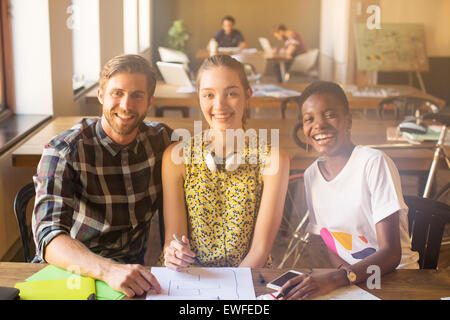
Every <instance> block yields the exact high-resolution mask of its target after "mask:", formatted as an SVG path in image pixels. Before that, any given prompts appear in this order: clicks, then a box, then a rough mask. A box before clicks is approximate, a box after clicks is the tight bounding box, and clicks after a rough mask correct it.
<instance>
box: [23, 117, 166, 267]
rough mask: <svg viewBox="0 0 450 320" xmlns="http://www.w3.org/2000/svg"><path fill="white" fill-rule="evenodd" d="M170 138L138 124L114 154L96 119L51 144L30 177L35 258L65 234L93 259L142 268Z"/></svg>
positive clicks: (158, 128) (156, 127)
mask: <svg viewBox="0 0 450 320" xmlns="http://www.w3.org/2000/svg"><path fill="white" fill-rule="evenodd" d="M170 134H171V129H170V128H168V127H166V126H165V125H163V124H161V123H155V122H146V121H144V122H142V123H141V124H140V126H139V128H138V134H137V137H136V139H135V140H134V141H133V142H132V143H131V144H129V145H127V146H121V145H119V144H116V143H115V142H114V141H112V140H111V138H109V137H108V136H107V135H106V133H105V132H104V131H103V129H102V126H101V121H100V118H96V119H83V120H82V121H80V122H79V123H78V124H76V125H75V126H74V127H72V128H71V129H69V130H67V131H65V132H63V133H61V134H59V135H58V136H56V137H54V138H53V139H52V140H51V141H50V142H49V143H48V144H47V145H46V146H45V148H44V151H43V154H42V158H41V161H40V163H39V166H38V170H37V174H36V175H35V176H34V183H35V188H36V200H35V208H34V213H33V219H32V228H33V233H34V240H35V243H36V254H37V256H38V257H39V258H40V259H41V260H43V259H44V251H45V247H46V246H47V244H48V243H49V242H50V241H51V240H52V239H53V238H54V237H56V236H57V235H59V234H61V233H65V234H68V235H70V236H71V237H72V238H75V239H77V240H79V241H80V242H82V243H83V244H84V245H85V246H86V247H87V248H89V249H90V250H91V251H92V252H94V253H96V254H99V255H101V256H104V257H107V258H110V259H114V260H116V261H119V262H127V263H142V262H143V257H144V253H145V249H146V244H147V241H146V240H147V236H148V231H149V226H150V220H151V218H152V216H153V214H154V212H155V210H156V209H157V207H158V206H159V203H160V201H161V197H162V196H161V191H162V186H161V162H162V154H163V151H164V149H165V148H166V147H167V146H168V145H169V144H170Z"/></svg>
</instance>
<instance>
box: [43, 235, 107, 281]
mask: <svg viewBox="0 0 450 320" xmlns="http://www.w3.org/2000/svg"><path fill="white" fill-rule="evenodd" d="M45 260H46V261H47V262H48V263H51V264H53V265H55V266H57V267H60V268H63V269H66V270H67V269H71V270H77V272H78V270H79V272H80V274H82V275H85V276H89V277H92V278H94V279H99V280H104V275H105V273H106V271H107V270H108V268H109V267H110V266H111V264H113V262H112V261H111V260H109V259H106V258H103V257H101V256H99V255H96V254H95V253H93V252H92V251H90V250H89V249H88V248H86V247H85V246H84V245H83V244H82V243H81V242H80V241H78V240H76V239H73V238H71V237H70V236H69V235H67V234H60V235H58V236H56V237H55V238H54V239H53V240H52V241H51V242H50V243H49V244H48V245H47V247H46V248H45Z"/></svg>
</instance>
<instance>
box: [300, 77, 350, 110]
mask: <svg viewBox="0 0 450 320" xmlns="http://www.w3.org/2000/svg"><path fill="white" fill-rule="evenodd" d="M314 94H323V95H329V96H333V97H335V98H336V99H337V100H338V101H339V102H340V103H342V105H343V106H344V112H345V113H349V112H350V109H349V106H348V100H347V96H346V95H345V92H344V90H343V89H342V88H341V86H340V85H338V84H337V83H335V82H331V81H315V82H313V83H311V84H310V85H309V86H307V87H306V89H305V90H303V92H302V94H301V95H300V99H299V104H300V109H301V108H302V107H303V104H304V103H305V101H306V99H308V98H309V97H310V96H312V95H314Z"/></svg>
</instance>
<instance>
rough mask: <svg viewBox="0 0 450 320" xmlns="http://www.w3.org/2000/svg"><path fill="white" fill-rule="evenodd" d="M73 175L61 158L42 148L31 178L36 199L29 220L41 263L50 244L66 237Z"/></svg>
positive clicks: (55, 150)
mask: <svg viewBox="0 0 450 320" xmlns="http://www.w3.org/2000/svg"><path fill="white" fill-rule="evenodd" d="M73 175H74V174H73V171H72V170H71V167H70V166H68V165H67V161H66V159H65V157H63V156H62V155H61V154H60V152H59V151H58V150H57V149H56V148H54V147H52V146H50V145H47V146H45V148H44V151H43V154H42V158H41V161H40V162H39V165H38V169H37V174H35V175H34V177H33V180H34V185H35V189H36V199H35V206H34V213H33V217H32V229H33V236H34V241H35V244H36V254H37V255H38V257H39V258H40V259H41V260H43V261H44V256H45V248H46V246H47V245H48V244H49V243H50V241H51V240H52V239H54V238H55V237H56V236H57V235H59V234H61V233H65V234H69V233H70V228H71V225H72V215H73V196H72V195H73V188H72V184H71V183H68V181H71V180H72V179H73ZM63 181H64V183H63Z"/></svg>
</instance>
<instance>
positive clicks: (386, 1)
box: [380, 0, 450, 57]
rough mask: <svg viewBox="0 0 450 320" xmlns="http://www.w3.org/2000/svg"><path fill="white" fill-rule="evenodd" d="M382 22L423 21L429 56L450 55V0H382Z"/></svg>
mask: <svg viewBox="0 0 450 320" xmlns="http://www.w3.org/2000/svg"><path fill="white" fill-rule="evenodd" d="M380 8H381V22H382V23H423V24H424V25H425V41H426V45H427V53H428V56H432V57H448V56H450V19H449V15H450V1H448V0H395V1H392V0H381V1H380Z"/></svg>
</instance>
